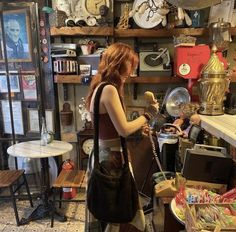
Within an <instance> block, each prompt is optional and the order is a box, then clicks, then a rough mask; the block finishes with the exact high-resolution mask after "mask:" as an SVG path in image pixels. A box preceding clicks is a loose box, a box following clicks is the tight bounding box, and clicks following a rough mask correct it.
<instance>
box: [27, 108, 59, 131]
mask: <svg viewBox="0 0 236 232" xmlns="http://www.w3.org/2000/svg"><path fill="white" fill-rule="evenodd" d="M45 118H46V126H47V130H48V131H52V132H54V121H53V110H45ZM28 132H40V128H39V111H38V110H37V109H31V108H28Z"/></svg>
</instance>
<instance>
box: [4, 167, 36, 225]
mask: <svg viewBox="0 0 236 232" xmlns="http://www.w3.org/2000/svg"><path fill="white" fill-rule="evenodd" d="M21 179H23V181H21ZM22 185H25V187H26V191H27V196H28V199H29V201H30V205H31V207H33V202H32V198H31V195H30V191H29V186H28V183H27V180H26V177H25V170H0V188H9V190H10V194H11V195H10V196H8V197H7V198H11V200H12V204H13V209H14V213H15V217H16V224H17V226H19V225H21V223H20V219H19V214H18V210H17V206H16V199H19V198H21V197H22V195H20V194H18V195H17V196H16V195H15V193H16V192H17V191H18V190H19V189H20V188H21V186H22ZM0 198H1V197H0ZM4 198H5V197H4Z"/></svg>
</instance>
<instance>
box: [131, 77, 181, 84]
mask: <svg viewBox="0 0 236 232" xmlns="http://www.w3.org/2000/svg"><path fill="white" fill-rule="evenodd" d="M184 82H185V81H184V79H183V78H178V77H131V78H129V79H128V80H127V83H134V84H135V83H139V84H157V83H161V84H174V83H184Z"/></svg>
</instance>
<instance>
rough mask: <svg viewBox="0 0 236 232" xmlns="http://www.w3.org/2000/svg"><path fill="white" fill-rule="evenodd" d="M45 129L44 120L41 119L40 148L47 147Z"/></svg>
mask: <svg viewBox="0 0 236 232" xmlns="http://www.w3.org/2000/svg"><path fill="white" fill-rule="evenodd" d="M47 134H48V132H47V128H46V122H45V118H44V117H42V128H41V141H40V144H41V145H42V146H46V145H47Z"/></svg>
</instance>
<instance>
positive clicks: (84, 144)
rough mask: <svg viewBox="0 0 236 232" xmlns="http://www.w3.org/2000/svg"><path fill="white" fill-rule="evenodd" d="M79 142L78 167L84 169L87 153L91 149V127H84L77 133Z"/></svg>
mask: <svg viewBox="0 0 236 232" xmlns="http://www.w3.org/2000/svg"><path fill="white" fill-rule="evenodd" d="M77 138H78V144H79V148H78V150H79V167H80V169H83V170H86V168H87V161H88V157H89V154H90V153H91V151H92V149H93V129H92V128H86V127H85V128H84V129H83V130H81V131H79V132H78V133H77Z"/></svg>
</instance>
